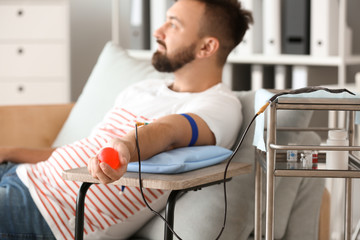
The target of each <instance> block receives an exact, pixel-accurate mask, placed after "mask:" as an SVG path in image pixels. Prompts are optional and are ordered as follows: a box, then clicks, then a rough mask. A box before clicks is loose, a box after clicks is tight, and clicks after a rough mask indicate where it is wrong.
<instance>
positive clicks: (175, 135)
mask: <svg viewBox="0 0 360 240" xmlns="http://www.w3.org/2000/svg"><path fill="white" fill-rule="evenodd" d="M189 115H190V116H191V117H192V118H193V119H194V120H195V122H196V125H197V127H198V139H197V141H196V142H195V145H214V144H215V143H216V140H215V136H214V134H213V133H212V132H211V130H210V128H209V127H208V125H207V124H206V123H205V121H204V120H202V119H201V118H200V117H199V116H197V115H195V114H189ZM192 134H193V132H192V128H191V125H190V123H189V121H188V120H187V119H186V118H185V117H184V116H182V115H179V114H172V115H168V116H165V117H162V118H159V119H158V120H156V121H155V122H153V123H151V124H149V125H146V126H143V127H139V128H138V140H139V147H140V154H141V160H144V159H148V158H150V157H152V156H154V155H156V154H158V153H160V152H163V151H166V150H170V149H174V148H179V147H186V146H188V145H189V143H190V140H191V138H192ZM110 145H111V146H112V147H113V148H115V149H116V150H117V151H118V153H119V157H120V162H121V165H122V167H120V168H119V169H115V170H114V169H112V168H111V167H110V166H109V165H107V164H106V163H99V160H98V159H97V157H94V158H91V159H90V161H89V165H88V169H89V172H90V173H91V174H92V176H93V177H94V178H97V179H99V180H100V181H101V182H102V183H110V182H113V181H116V180H118V179H119V178H120V177H121V176H122V175H123V174H124V173H125V172H126V168H127V164H128V163H129V162H131V161H137V159H138V155H137V149H136V141H135V130H134V131H131V132H129V133H128V134H127V135H126V136H124V137H123V138H117V139H114V140H113V141H112V143H111V144H110Z"/></svg>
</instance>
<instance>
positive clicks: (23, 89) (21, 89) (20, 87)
mask: <svg viewBox="0 0 360 240" xmlns="http://www.w3.org/2000/svg"><path fill="white" fill-rule="evenodd" d="M17 90H18V92H19V93H22V92H24V91H25V88H24V86H21V85H20V86H18V89H17Z"/></svg>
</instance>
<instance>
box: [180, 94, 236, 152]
mask: <svg viewBox="0 0 360 240" xmlns="http://www.w3.org/2000/svg"><path fill="white" fill-rule="evenodd" d="M181 110H182V111H183V113H185V112H187V113H194V114H196V115H198V116H199V117H201V118H202V119H203V120H204V121H205V122H206V123H207V125H208V126H209V128H210V130H211V131H212V132H213V133H214V135H215V138H216V145H218V146H222V147H225V148H231V147H232V146H233V144H234V143H235V140H236V138H237V136H238V133H239V129H240V126H241V123H242V111H241V104H240V101H239V100H238V98H237V97H236V96H235V95H233V94H232V93H231V92H229V93H227V94H225V93H222V94H215V93H214V94H207V95H204V96H201V97H197V98H194V100H193V101H191V104H187V105H186V106H184V107H183V108H182V109H181Z"/></svg>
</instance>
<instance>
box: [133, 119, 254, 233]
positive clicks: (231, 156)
mask: <svg viewBox="0 0 360 240" xmlns="http://www.w3.org/2000/svg"><path fill="white" fill-rule="evenodd" d="M257 116H259V113H257V114H255V116H254V117H253V118H252V120H251V121H250V123H249V124H248V126H247V127H246V129H245V131H244V133H243V135H242V136H241V139H240V140H239V143H238V144H237V146H236V147H235V150H234V151H233V152H232V154H231V155H230V157H229V158H228V162H227V164H226V166H225V170H224V179H223V182H224V221H223V225H222V227H221V230H220V232H219V234H218V236H217V237H216V240H217V239H220V237H221V235H222V233H223V231H224V229H225V225H226V218H227V192H226V179H227V178H226V176H227V171H228V168H229V165H230V163H231V161H232V160H233V158H234V156H235V155H236V153H237V151H238V150H239V148H240V147H241V144H242V143H243V141H244V139H245V136H246V134H247V133H248V131H249V129H250V127H251V125H252V124H253V122H254V120H255V119H256V117H257ZM135 142H136V148H137V154H138V162H139V187H140V192H141V197H142V199H143V201H144V202H145V204H146V206H147V207H148V208H149V209H150V211H151V212H153V213H154V214H155V215H157V216H158V217H160V218H161V219H162V220H163V221H164V222H165V224H166V226H167V227H168V228H169V229H170V231H171V232H172V233H173V234H174V235H175V236H176V237H177V238H178V239H179V240H182V239H181V238H180V236H179V235H178V234H177V233H176V232H175V231H174V230H173V229H172V228H171V227H170V225H169V223H168V222H167V221H166V219H165V218H164V217H163V216H162V215H161V214H160V213H158V212H157V211H155V210H154V209H152V208H151V207H150V205H149V204H148V202H147V201H146V199H145V196H144V192H143V190H142V188H143V187H142V181H141V158H140V147H139V137H138V125H137V124H135Z"/></svg>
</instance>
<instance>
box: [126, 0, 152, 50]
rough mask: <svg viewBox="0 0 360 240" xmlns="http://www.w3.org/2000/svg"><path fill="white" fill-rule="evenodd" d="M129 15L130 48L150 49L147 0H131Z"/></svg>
mask: <svg viewBox="0 0 360 240" xmlns="http://www.w3.org/2000/svg"><path fill="white" fill-rule="evenodd" d="M130 13H131V16H130V35H129V36H130V42H129V43H130V44H129V45H130V46H129V48H130V49H150V39H149V29H150V25H149V1H147V0H132V1H131V11H130Z"/></svg>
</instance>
